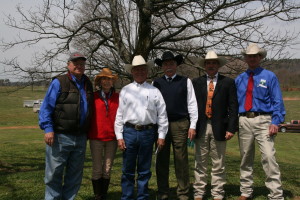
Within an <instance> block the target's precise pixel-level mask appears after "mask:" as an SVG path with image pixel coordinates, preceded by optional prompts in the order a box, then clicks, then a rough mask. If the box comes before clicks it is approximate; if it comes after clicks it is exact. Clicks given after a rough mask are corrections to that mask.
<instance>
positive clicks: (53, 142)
mask: <svg viewBox="0 0 300 200" xmlns="http://www.w3.org/2000/svg"><path fill="white" fill-rule="evenodd" d="M85 62H86V57H85V56H84V55H83V54H81V53H78V52H75V53H72V54H71V55H70V57H69V59H68V66H67V68H68V72H67V74H64V75H61V76H58V77H55V78H53V80H52V82H51V84H50V86H49V88H48V91H47V93H46V96H45V99H44V101H43V104H42V107H41V110H40V113H39V125H40V127H41V129H43V130H44V131H45V137H44V140H45V143H46V144H47V145H46V163H45V164H46V167H45V184H46V190H45V199H46V200H48V199H74V198H75V196H76V194H77V192H78V190H79V188H80V184H81V180H82V174H83V164H84V158H85V150H86V140H87V132H88V130H89V126H90V119H91V115H92V105H93V86H92V83H91V81H90V80H89V78H88V77H87V76H86V75H84V71H85Z"/></svg>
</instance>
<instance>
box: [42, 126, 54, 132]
mask: <svg viewBox="0 0 300 200" xmlns="http://www.w3.org/2000/svg"><path fill="white" fill-rule="evenodd" d="M44 132H45V133H50V132H54V130H53V127H47V128H45V130H44Z"/></svg>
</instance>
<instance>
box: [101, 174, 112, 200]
mask: <svg viewBox="0 0 300 200" xmlns="http://www.w3.org/2000/svg"><path fill="white" fill-rule="evenodd" d="M102 181H103V182H102V185H101V186H102V188H101V193H102V200H106V197H107V191H108V186H109V182H110V179H106V178H103V179H102Z"/></svg>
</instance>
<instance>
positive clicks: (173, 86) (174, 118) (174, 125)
mask: <svg viewBox="0 0 300 200" xmlns="http://www.w3.org/2000/svg"><path fill="white" fill-rule="evenodd" d="M182 62H183V57H182V56H181V55H177V56H174V55H173V53H172V52H170V51H166V52H164V53H163V55H162V58H161V59H159V58H158V59H156V60H155V63H156V64H157V65H158V66H160V67H161V68H162V70H163V72H164V76H163V77H161V78H159V79H157V80H155V81H154V83H153V85H154V86H155V87H157V88H158V89H159V90H160V91H161V93H162V95H163V97H164V100H165V102H166V107H167V114H168V120H169V130H168V133H167V136H166V139H165V146H164V148H163V149H162V150H161V151H160V152H158V154H157V161H156V175H157V186H158V199H162V200H167V199H168V198H169V163H170V146H171V143H172V146H173V153H174V164H175V174H176V178H177V182H178V186H177V197H178V199H180V200H187V199H188V198H189V187H190V181H189V165H188V152H187V139H188V138H189V139H190V140H193V139H194V137H195V134H196V131H195V129H196V123H197V120H198V109H197V102H196V98H195V92H194V88H193V85H192V82H191V80H190V79H189V78H186V77H183V76H180V75H177V74H176V69H177V66H178V65H180V64H181V63H182Z"/></svg>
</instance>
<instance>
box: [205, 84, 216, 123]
mask: <svg viewBox="0 0 300 200" xmlns="http://www.w3.org/2000/svg"><path fill="white" fill-rule="evenodd" d="M213 95H214V83H213V80H212V79H211V80H210V82H209V85H208V92H207V100H206V116H207V117H208V118H209V119H210V118H211V116H212V109H211V105H212V98H213Z"/></svg>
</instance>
